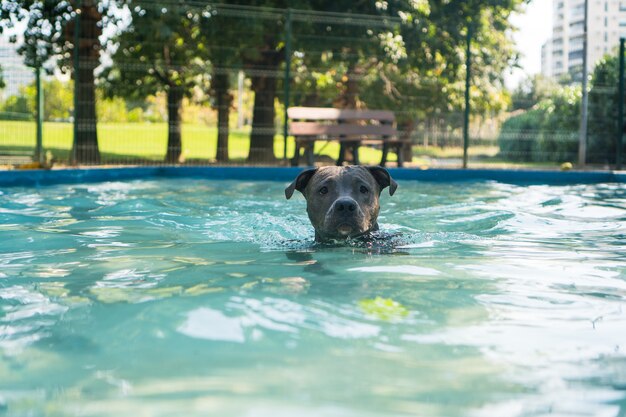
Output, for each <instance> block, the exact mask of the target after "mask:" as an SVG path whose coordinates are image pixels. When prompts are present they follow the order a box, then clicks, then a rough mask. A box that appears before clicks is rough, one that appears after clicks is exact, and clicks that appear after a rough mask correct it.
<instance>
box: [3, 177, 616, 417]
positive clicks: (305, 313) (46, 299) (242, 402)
mask: <svg viewBox="0 0 626 417" xmlns="http://www.w3.org/2000/svg"><path fill="white" fill-rule="evenodd" d="M285 185H286V184H284V183H279V182H256V183H255V182H236V181H210V180H200V179H172V180H167V179H155V180H150V179H148V180H136V181H127V182H107V183H97V184H81V185H55V186H48V187H40V188H20V187H15V188H4V189H0V416H2V417H5V416H208V415H215V416H272V417H274V416H324V417H327V416H330V417H333V416H355V417H356V416H358V417H367V416H409V415H422V416H543V415H548V414H549V415H557V416H571V415H576V416H624V415H626V303H625V301H626V185H624V184H598V185H576V186H536V185H535V186H519V185H508V184H501V183H497V182H457V183H428V182H400V187H399V189H398V191H397V193H396V195H395V196H393V197H389V195H388V194H387V193H385V194H384V195H383V197H382V210H381V215H380V218H379V223H380V225H381V229H382V234H383V236H387V237H386V238H381V239H379V240H377V241H374V242H369V243H362V242H351V243H350V244H348V245H343V246H324V245H316V244H314V243H313V229H312V227H311V226H310V224H309V222H308V219H307V217H306V213H305V202H304V199H303V198H302V197H301V196H300V195H299V194H298V197H297V198H295V199H292V200H290V201H287V200H285V199H284V194H283V189H284V187H285Z"/></svg>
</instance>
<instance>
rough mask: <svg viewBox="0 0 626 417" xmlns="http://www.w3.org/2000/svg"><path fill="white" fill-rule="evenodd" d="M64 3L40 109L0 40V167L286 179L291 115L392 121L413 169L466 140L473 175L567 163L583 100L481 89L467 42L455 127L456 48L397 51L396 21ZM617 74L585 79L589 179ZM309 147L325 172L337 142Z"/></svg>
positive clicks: (598, 161)
mask: <svg viewBox="0 0 626 417" xmlns="http://www.w3.org/2000/svg"><path fill="white" fill-rule="evenodd" d="M72 4H74V9H72V10H70V12H68V13H67V14H66V16H65V17H63V18H61V19H60V20H59V22H60V23H59V25H60V27H62V29H61V30H60V31H59V36H60V37H61V38H63V42H62V43H63V44H62V45H61V46H60V47H58V48H56V49H55V54H54V55H53V56H51V57H48V58H47V59H46V60H45V62H43V63H41V66H42V68H43V70H42V81H41V83H40V85H41V92H42V93H43V95H42V98H41V100H40V103H38V100H37V97H38V96H37V91H38V89H37V82H36V77H35V74H36V70H35V69H33V68H32V65H31V66H30V67H27V66H26V65H25V64H24V62H25V60H24V56H20V55H19V54H18V53H17V52H16V50H17V47H18V46H19V45H21V44H23V43H24V40H25V38H24V37H20V34H19V32H18V29H19V25H18V26H16V28H15V30H14V35H13V36H15V34H17V38H16V39H14V40H16V42H9V39H10V37H11V36H12V35H11V33H10V32H5V35H3V36H2V37H1V38H0V62H1V64H0V66H1V68H2V83H1V84H0V86H2V89H0V165H7V166H8V165H15V164H22V163H25V162H28V161H30V160H33V159H35V160H39V161H41V162H43V163H47V164H50V163H54V164H56V165H99V164H109V165H111V164H151V165H152V164H187V165H193V164H199V165H213V164H219V165H227V164H228V165H236V164H246V165H285V166H286V165H289V164H290V160H291V159H292V157H293V155H294V150H295V146H294V138H293V137H292V136H291V135H290V134H289V128H288V126H289V121H288V120H287V119H286V111H285V110H286V108H287V107H293V106H300V107H302V106H304V107H322V108H337V109H370V110H389V111H392V112H393V114H394V115H395V123H396V126H397V135H398V138H400V139H401V140H403V141H405V143H406V144H407V145H406V146H405V147H404V148H403V149H402V152H403V155H404V160H405V161H407V162H408V166H413V167H420V168H428V167H451V168H452V167H461V166H463V164H464V161H463V157H464V145H465V143H464V140H465V138H467V140H468V142H467V145H468V149H467V151H468V152H467V155H468V161H467V165H468V166H470V167H494V168H510V167H537V168H545V167H555V168H556V167H559V166H561V165H562V164H563V163H568V162H569V163H572V164H575V163H576V162H577V161H578V151H579V140H580V120H581V119H580V117H581V116H580V115H581V111H580V103H581V90H580V87H579V86H578V85H577V84H575V83H567V82H561V83H558V82H548V81H546V80H538V79H537V80H535V81H536V82H535V81H534V82H533V83H529V84H527V85H524V86H522V87H520V88H518V90H516V91H513V92H507V91H506V89H505V88H504V86H503V84H502V81H501V79H498V78H497V77H493V76H492V75H491V74H485V72H486V70H485V68H487V67H489V68H492V67H494V64H493V63H489V62H488V60H487V58H486V57H485V56H484V54H483V53H482V52H481V51H482V49H484V48H483V46H484V45H483V44H482V43H481V42H483V43H484V42H485V41H483V40H481V38H480V36H481V35H480V34H476V36H475V37H474V38H472V39H470V40H471V42H472V43H471V45H470V61H471V63H472V65H471V75H470V79H469V81H470V89H469V92H468V93H469V94H468V97H469V99H470V107H469V113H468V114H466V112H465V110H466V106H465V102H464V95H465V75H466V74H465V70H466V67H465V65H464V61H465V59H466V58H467V50H466V44H465V42H458V44H457V45H455V46H454V47H453V48H451V49H450V51H449V52H450V54H451V55H450V56H445V55H443V53H442V52H440V51H436V52H435V51H430V50H428V49H427V48H426V47H425V46H424V45H425V44H424V43H422V44H412V43H411V41H410V40H409V37H408V36H405V37H404V38H403V37H402V36H401V35H402V34H403V31H404V30H405V29H404V27H405V25H407V22H406V21H404V20H403V19H401V18H400V17H390V16H382V17H381V16H380V15H376V14H354V13H352V14H350V13H341V12H329V11H328V12H321V11H312V10H299V9H272V8H262V7H251V6H241V5H232V4H230V5H229V4H207V3H205V2H194V1H182V2H174V1H170V2H168V1H154V2H153V1H125V2H120V3H114V2H110V1H108V2H96V1H90V0H84V1H83V2H82V3H81V2H73V3H72ZM77 10H78V11H80V12H79V13H77ZM412 25H413V29H415V26H416V25H418V24H417V23H412ZM418 29H420V28H419V27H418ZM423 29H424V30H426V29H427V27H426V26H424V28H423ZM420 30H421V29H420ZM429 30H432V29H429ZM25 36H26V35H25ZM441 36H446V34H445V33H442V34H441ZM74 45H78V47H77V48H75V47H74ZM429 54H430V55H432V56H430V55H429ZM452 55H453V56H454V58H452ZM421 56H424V57H425V58H423V59H424V60H428V61H429V62H431V63H432V62H434V63H436V65H432V64H429V65H430V66H428V65H422V63H421V61H420V60H421V58H420V57H421ZM26 57H27V58H28V55H27V54H26ZM452 61H454V62H455V63H454V64H453V63H452ZM457 61H458V62H457ZM617 63H618V60H617V51H614V52H613V53H612V54H610V55H609V56H608V57H607V58H606V59H605V60H603V61H602V62H600V63H598V65H597V66H596V67H595V70H594V71H592V75H593V77H592V80H591V84H590V90H589V116H588V133H587V135H586V139H587V145H588V146H587V163H588V165H589V166H591V167H594V168H601V169H607V168H611V167H613V166H615V164H616V163H617V162H618V161H617V159H616V154H617V151H616V150H617V146H618V145H617V141H618V136H619V133H618V130H619V129H620V127H619V126H618V110H617V107H618V105H617V104H618V102H619V89H618V78H619V74H618V71H617ZM31 64H32V60H31ZM37 65H38V64H37ZM37 65H35V66H37ZM411 65H415V66H419V65H422V67H425V68H426V69H423V68H422V67H420V68H421V69H414V68H412V66H411ZM505 66H506V63H500V66H497V65H496V66H495V67H494V68H495V69H494V70H493V71H495V72H498V71H500V70H499V69H498V68H500V69H502V68H504V67H505ZM501 72H502V71H500V73H501ZM541 83H549V84H550V85H549V86H545V85H544V86H541V85H539V84H541ZM40 105H41V107H42V111H41V112H39V111H38V109H39V106H40ZM466 117H467V118H468V119H467V120H468V125H467V127H465V120H466ZM38 125H39V126H40V127H41V129H42V131H41V135H42V141H41V147H38V145H37V144H38V139H37V137H38V136H37V126H38ZM620 126H621V125H620ZM320 139H328V140H319V141H317V142H316V143H315V154H316V157H315V158H316V159H315V161H316V163H318V164H333V163H335V161H336V159H337V157H338V154H339V150H340V141H338V140H337V139H338V138H334V137H320ZM364 143H367V145H368V146H363V147H362V148H361V151H360V156H361V158H360V159H361V163H371V164H373V163H378V162H379V161H380V159H381V153H382V144H381V143H380V142H376V141H370V142H364ZM395 158H396V156H395V154H392V155H391V156H390V159H389V160H390V165H392V166H393V165H394V161H395ZM348 160H350V159H349V158H348Z"/></svg>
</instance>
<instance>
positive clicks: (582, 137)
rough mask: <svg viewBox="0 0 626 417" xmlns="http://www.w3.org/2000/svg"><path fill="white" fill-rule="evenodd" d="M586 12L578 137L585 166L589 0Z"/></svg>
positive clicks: (579, 159)
mask: <svg viewBox="0 0 626 417" xmlns="http://www.w3.org/2000/svg"><path fill="white" fill-rule="evenodd" d="M584 7H585V14H584V16H585V17H584V19H583V79H582V88H583V97H582V105H581V114H580V136H579V138H578V165H579V166H581V167H584V166H585V164H586V162H587V112H588V103H589V94H588V92H587V17H588V14H589V10H588V8H589V7H588V0H585V3H584Z"/></svg>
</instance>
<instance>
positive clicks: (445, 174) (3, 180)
mask: <svg viewBox="0 0 626 417" xmlns="http://www.w3.org/2000/svg"><path fill="white" fill-rule="evenodd" d="M304 169H307V168H306V167H304V168H303V167H178V166H154V167H127V168H75V169H74V168H72V169H53V170H15V171H0V187H9V186H40V185H53V184H76V183H91V182H103V181H121V180H137V179H154V178H206V179H215V180H244V181H285V182H287V181H291V180H293V179H294V178H295V177H296V176H297V174H298V173H299V172H301V171H302V170H304ZM389 172H390V173H391V175H392V177H394V178H395V179H397V180H414V181H431V182H458V181H497V182H503V183H509V184H525V185H531V184H546V185H573V184H595V183H626V171H549V170H503V169H502V170H501V169H465V170H463V169H425V170H421V169H407V168H390V169H389Z"/></svg>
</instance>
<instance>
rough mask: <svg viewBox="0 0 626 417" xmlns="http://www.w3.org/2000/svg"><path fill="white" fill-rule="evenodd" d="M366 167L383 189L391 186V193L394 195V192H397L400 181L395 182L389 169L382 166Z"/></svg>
mask: <svg viewBox="0 0 626 417" xmlns="http://www.w3.org/2000/svg"><path fill="white" fill-rule="evenodd" d="M366 168H367V170H368V171H369V172H370V174H372V177H374V179H375V180H376V182H377V183H378V185H379V186H380V189H381V191H382V190H384V189H385V188H386V187H389V195H393V193H395V192H396V189H397V188H398V183H397V182H395V181H394V180H393V178H391V175H389V171H387V170H386V169H385V168H383V167H380V166H370V167H366Z"/></svg>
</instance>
